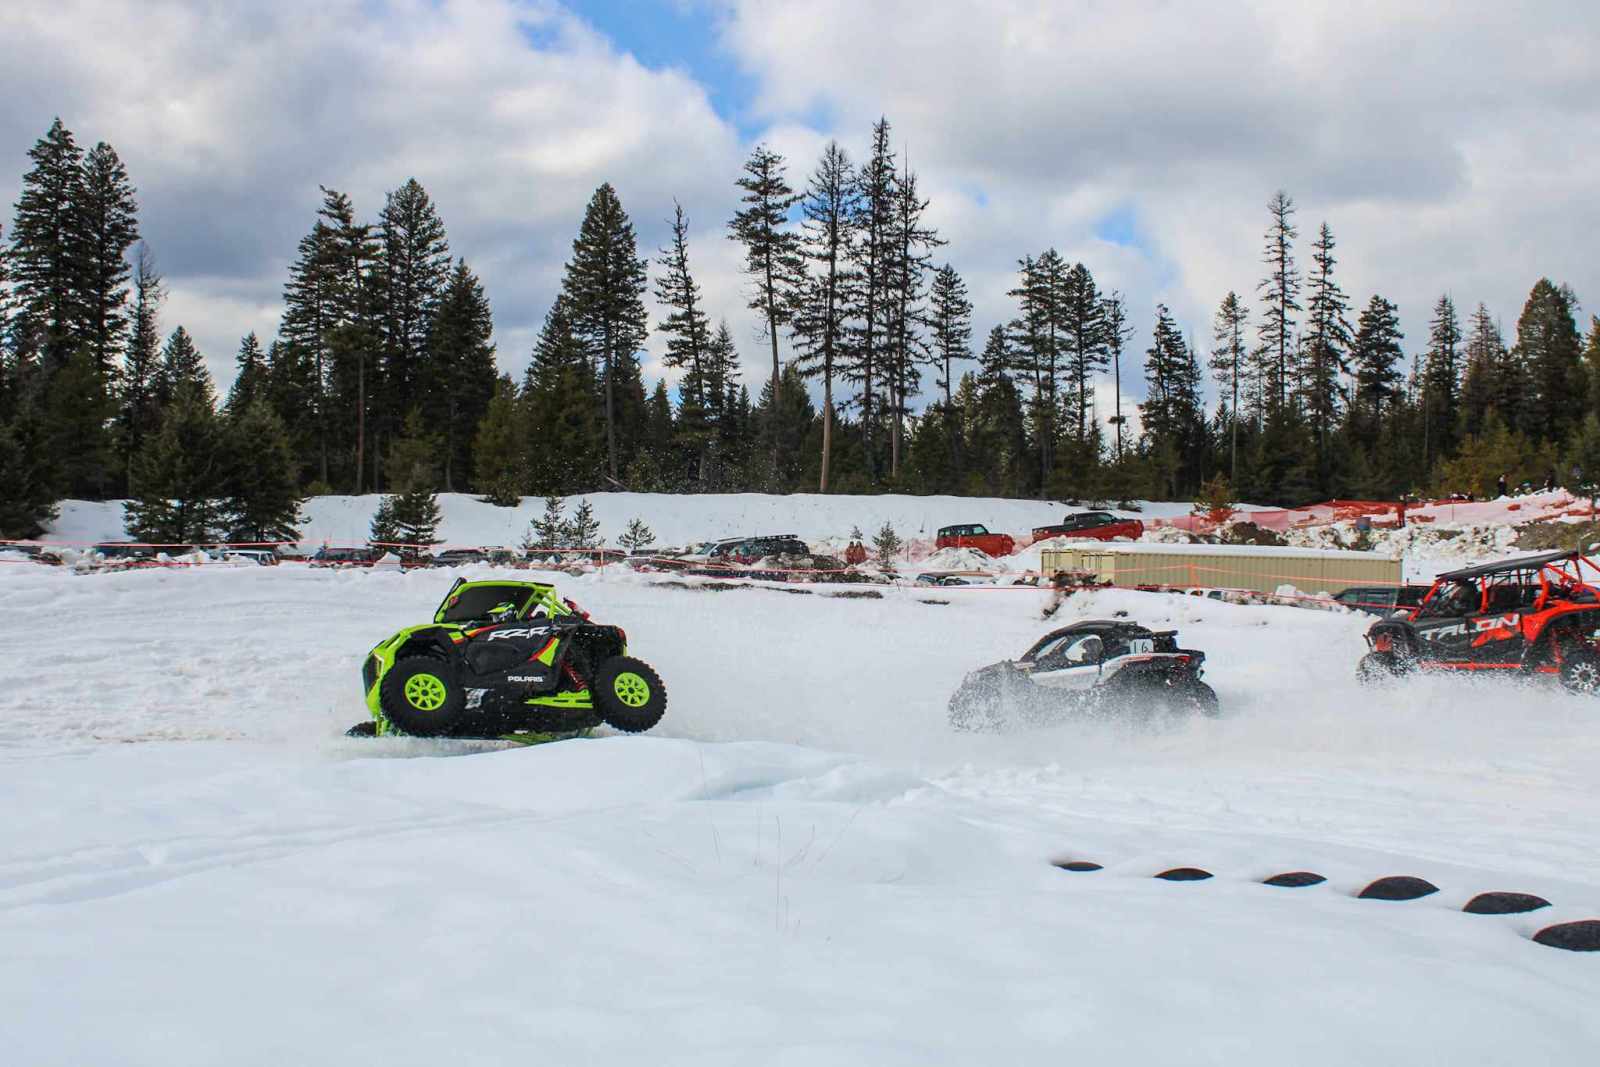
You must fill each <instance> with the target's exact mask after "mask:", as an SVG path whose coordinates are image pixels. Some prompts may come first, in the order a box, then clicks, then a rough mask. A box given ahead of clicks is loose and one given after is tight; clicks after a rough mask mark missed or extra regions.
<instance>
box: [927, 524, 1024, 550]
mask: <svg viewBox="0 0 1600 1067" xmlns="http://www.w3.org/2000/svg"><path fill="white" fill-rule="evenodd" d="M933 545H934V547H935V548H975V549H977V550H978V551H979V552H982V553H983V554H984V555H986V556H1009V555H1011V553H1013V552H1015V551H1016V550H1017V542H1016V541H1015V540H1013V539H1012V537H1011V535H1010V534H1001V533H990V532H989V528H988V527H987V526H984V525H982V524H980V523H968V524H967V525H966V526H946V527H944V528H943V529H941V530H940V531H939V538H938V540H936V541H935V542H934V543H933Z"/></svg>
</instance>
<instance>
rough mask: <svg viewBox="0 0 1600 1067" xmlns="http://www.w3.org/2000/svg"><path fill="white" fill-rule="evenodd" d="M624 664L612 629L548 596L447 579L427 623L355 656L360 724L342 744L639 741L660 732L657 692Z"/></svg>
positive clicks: (648, 673) (656, 684)
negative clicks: (620, 736)
mask: <svg viewBox="0 0 1600 1067" xmlns="http://www.w3.org/2000/svg"><path fill="white" fill-rule="evenodd" d="M627 652H628V637H627V634H625V633H623V632H622V628H621V627H619V626H602V625H600V624H598V623H593V622H590V621H589V616H588V614H587V613H586V612H584V611H581V610H579V608H578V606H577V605H576V604H574V603H573V602H572V601H570V600H564V599H562V598H561V597H559V596H557V595H556V591H555V587H553V586H549V585H543V584H541V583H539V582H505V581H492V582H469V581H466V580H464V579H460V578H458V579H456V583H455V585H453V586H451V587H450V592H449V594H448V595H446V596H445V598H444V603H442V604H440V605H439V610H438V611H436V612H434V613H433V621H432V622H430V623H423V624H422V625H420V626H408V627H406V628H405V629H403V630H401V631H399V632H398V633H396V634H395V635H394V636H393V637H390V638H389V639H388V640H385V641H382V642H379V644H378V646H377V647H376V648H374V649H373V650H372V651H371V652H369V653H368V654H367V658H366V662H365V663H363V664H362V667H361V685H362V691H363V692H364V693H365V694H366V697H367V709H368V710H369V711H371V712H372V721H371V722H363V723H361V724H359V725H357V726H354V727H352V728H351V729H350V731H349V733H350V734H351V735H352V736H366V737H371V736H385V735H389V734H410V735H412V736H416V737H477V738H505V739H506V740H514V741H540V740H552V739H555V738H557V737H561V736H570V735H574V734H579V733H583V732H585V731H587V730H590V729H592V728H593V727H596V726H598V725H600V724H601V723H605V724H606V725H607V726H610V727H612V728H613V729H617V730H621V731H623V732H625V733H639V732H641V731H644V730H648V729H650V727H652V726H654V725H655V724H656V723H658V722H660V721H661V715H662V713H663V712H664V711H666V708H667V690H666V687H665V686H664V685H662V684H661V678H660V676H659V675H657V674H656V672H655V671H654V670H652V669H651V667H650V665H649V664H647V663H644V662H643V661H641V660H637V659H634V658H633V657H632V656H629V655H628V654H627Z"/></svg>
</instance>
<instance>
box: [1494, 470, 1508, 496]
mask: <svg viewBox="0 0 1600 1067" xmlns="http://www.w3.org/2000/svg"><path fill="white" fill-rule="evenodd" d="M1494 495H1495V496H1497V497H1502V496H1505V495H1506V476H1505V475H1504V474H1502V475H1501V476H1500V480H1499V481H1498V482H1495V483H1494Z"/></svg>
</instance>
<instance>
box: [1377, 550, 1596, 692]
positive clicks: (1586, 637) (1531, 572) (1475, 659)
mask: <svg viewBox="0 0 1600 1067" xmlns="http://www.w3.org/2000/svg"><path fill="white" fill-rule="evenodd" d="M1597 582H1600V565H1597V564H1596V563H1595V561H1594V560H1592V559H1590V558H1589V557H1587V556H1585V555H1583V554H1582V553H1581V552H1576V551H1561V552H1545V553H1541V554H1539V555H1536V556H1522V557H1520V558H1518V559H1510V560H1506V561H1505V562H1503V563H1485V564H1482V565H1480V566H1477V567H1467V568H1464V569H1462V570H1458V571H1451V572H1449V573H1448V574H1441V575H1440V576H1439V577H1438V579H1437V580H1436V581H1435V582H1434V583H1433V588H1432V589H1431V590H1429V592H1428V595H1427V596H1426V597H1425V598H1424V599H1423V601H1422V603H1421V605H1419V606H1418V607H1417V608H1415V609H1413V610H1412V611H1411V612H1410V614H1408V615H1396V616H1394V617H1392V618H1388V619H1384V620H1382V621H1381V622H1376V623H1373V624H1372V628H1371V629H1369V630H1368V631H1367V644H1368V645H1370V646H1371V648H1372V651H1371V652H1369V653H1367V655H1366V656H1364V657H1362V659H1361V663H1360V665H1359V666H1358V668H1357V672H1358V674H1359V676H1360V678H1361V679H1362V681H1374V680H1378V679H1382V678H1388V677H1393V676H1395V675H1399V674H1405V673H1407V672H1409V671H1412V670H1416V669H1419V668H1424V669H1430V670H1453V671H1496V672H1501V673H1508V672H1514V673H1517V674H1520V675H1526V676H1536V675H1549V676H1554V677H1558V678H1559V679H1560V680H1561V683H1562V684H1563V685H1565V686H1566V687H1567V688H1568V689H1570V690H1573V691H1574V692H1579V693H1597V694H1600V585H1597Z"/></svg>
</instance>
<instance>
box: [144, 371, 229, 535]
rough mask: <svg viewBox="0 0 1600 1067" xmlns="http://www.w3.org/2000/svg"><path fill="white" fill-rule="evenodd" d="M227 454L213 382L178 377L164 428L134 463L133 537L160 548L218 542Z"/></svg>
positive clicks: (162, 425)
mask: <svg viewBox="0 0 1600 1067" xmlns="http://www.w3.org/2000/svg"><path fill="white" fill-rule="evenodd" d="M226 453H227V450H226V449H225V448H224V447H223V440H222V429H221V426H220V424H219V422H218V419H217V416H216V412H215V410H214V408H213V401H212V396H211V393H210V392H209V382H203V381H201V380H199V379H196V378H193V377H190V378H180V379H178V380H177V384H176V386H175V388H174V390H173V393H172V400H171V402H170V403H169V404H168V405H167V406H166V408H165V410H164V411H163V412H162V417H161V428H160V430H159V431H158V432H157V433H156V435H155V436H153V437H151V438H150V439H149V440H147V441H146V442H145V446H144V448H143V450H142V451H141V452H140V453H139V456H138V458H137V459H136V460H135V462H134V478H133V486H132V490H133V498H132V499H131V500H130V501H129V502H128V504H127V505H126V508H125V512H126V516H125V521H124V525H125V526H126V527H127V531H128V534H129V535H130V536H131V537H133V538H134V539H135V540H138V541H144V542H148V543H151V544H160V545H174V546H177V545H190V544H202V543H206V542H210V541H214V540H215V539H216V536H217V533H218V531H219V529H220V528H221V527H222V525H223V520H224V512H223V502H222V494H223V491H224V489H225V480H226V477H227V470H226Z"/></svg>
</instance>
